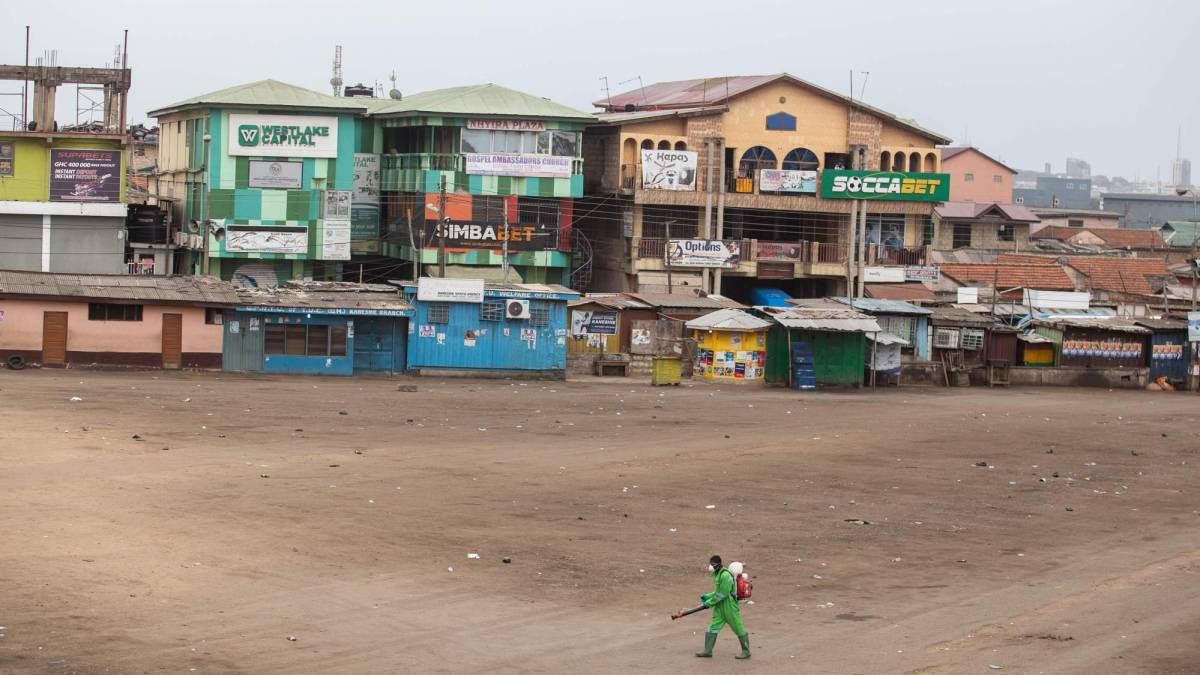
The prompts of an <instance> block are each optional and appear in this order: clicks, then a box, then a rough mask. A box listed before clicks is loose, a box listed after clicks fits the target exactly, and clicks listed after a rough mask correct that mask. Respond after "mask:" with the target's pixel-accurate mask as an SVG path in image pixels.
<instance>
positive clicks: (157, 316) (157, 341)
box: [0, 298, 221, 367]
mask: <svg viewBox="0 0 1200 675" xmlns="http://www.w3.org/2000/svg"><path fill="white" fill-rule="evenodd" d="M132 304H136V303H132ZM0 311H3V312H4V320H3V322H2V323H0V357H7V355H8V354H12V353H20V354H22V355H24V356H25V357H26V359H27V360H30V361H33V362H35V363H36V362H40V360H41V351H42V319H43V313H44V312H67V361H68V363H77V364H90V363H100V364H105V363H111V364H119V365H147V366H154V365H159V364H161V357H160V356H159V355H161V354H162V315H163V314H182V315H183V354H184V365H185V366H187V365H198V366H204V367H213V366H220V355H221V326H219V325H210V324H206V323H204V314H205V310H204V308H203V307H190V306H171V305H151V304H145V303H142V320H141V321H89V320H88V303H87V302H82V301H75V300H70V301H67V300H53V299H48V300H14V299H8V298H0Z"/></svg>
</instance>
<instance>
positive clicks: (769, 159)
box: [738, 145, 775, 178]
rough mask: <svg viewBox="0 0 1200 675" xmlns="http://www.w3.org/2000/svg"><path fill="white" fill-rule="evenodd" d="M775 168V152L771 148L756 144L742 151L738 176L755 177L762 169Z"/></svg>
mask: <svg viewBox="0 0 1200 675" xmlns="http://www.w3.org/2000/svg"><path fill="white" fill-rule="evenodd" d="M774 168H775V153H773V152H771V150H770V148H764V147H763V146H761V145H756V146H754V147H752V148H750V149H748V150H746V152H744V153H742V161H741V162H739V163H738V178H754V177H756V175H757V174H758V172H759V171H760V170H762V169H774Z"/></svg>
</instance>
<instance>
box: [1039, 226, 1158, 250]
mask: <svg viewBox="0 0 1200 675" xmlns="http://www.w3.org/2000/svg"><path fill="white" fill-rule="evenodd" d="M1084 232H1086V233H1088V234H1091V235H1092V236H1094V237H1096V238H1098V239H1100V240H1101V241H1103V242H1104V243H1105V244H1107V245H1108V246H1111V247H1113V248H1126V247H1128V248H1149V249H1156V248H1166V243H1165V242H1164V241H1163V238H1162V235H1161V234H1159V233H1158V230H1122V229H1115V228H1090V227H1062V226H1061V225H1049V226H1047V227H1043V228H1042V229H1040V230H1038V231H1037V232H1034V233H1033V234H1031V235H1029V236H1030V238H1032V239H1057V240H1059V241H1067V240H1069V239H1071V238H1072V237H1074V236H1076V235H1079V234H1081V233H1084Z"/></svg>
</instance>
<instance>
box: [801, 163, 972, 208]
mask: <svg viewBox="0 0 1200 675" xmlns="http://www.w3.org/2000/svg"><path fill="white" fill-rule="evenodd" d="M821 197H822V198H824V199H873V200H876V201H897V202H945V201H949V200H950V174H947V173H899V172H896V171H844V170H839V169H826V170H825V171H822V172H821Z"/></svg>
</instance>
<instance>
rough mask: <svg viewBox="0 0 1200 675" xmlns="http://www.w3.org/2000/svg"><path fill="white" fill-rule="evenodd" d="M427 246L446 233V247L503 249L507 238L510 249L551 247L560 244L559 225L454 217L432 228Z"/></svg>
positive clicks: (438, 241)
mask: <svg viewBox="0 0 1200 675" xmlns="http://www.w3.org/2000/svg"><path fill="white" fill-rule="evenodd" d="M429 229H431V230H432V232H428V236H429V239H428V240H427V241H426V246H434V247H436V246H437V245H438V244H439V243H440V240H439V235H440V234H444V235H445V237H446V247H447V248H478V249H490V250H495V251H498V250H502V249H503V248H504V240H505V239H506V238H507V239H508V250H510V251H552V250H554V249H557V248H558V229H557V228H554V227H545V226H542V227H539V226H537V225H523V224H520V223H513V224H510V225H509V226H508V230H507V231H506V230H505V229H504V223H477V222H473V221H469V220H451V221H449V222H445V221H443V222H441V223H438V224H437V226H436V227H432V228H429Z"/></svg>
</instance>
